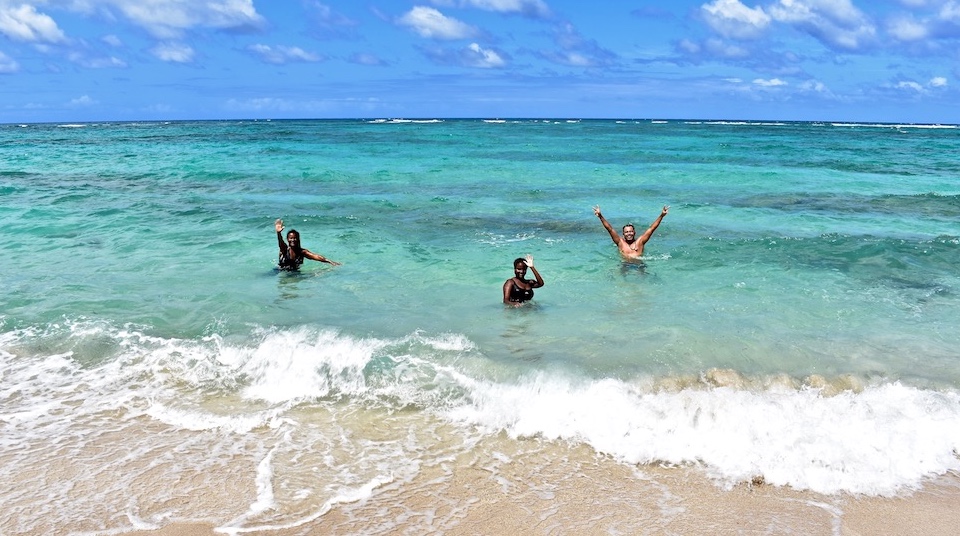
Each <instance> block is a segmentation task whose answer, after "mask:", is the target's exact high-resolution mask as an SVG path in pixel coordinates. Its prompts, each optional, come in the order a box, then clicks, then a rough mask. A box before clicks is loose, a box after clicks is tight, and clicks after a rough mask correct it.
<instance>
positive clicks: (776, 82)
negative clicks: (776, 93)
mask: <svg viewBox="0 0 960 536" xmlns="http://www.w3.org/2000/svg"><path fill="white" fill-rule="evenodd" d="M753 85H755V86H760V87H778V86H785V85H787V83H786V82H784V81H783V80H780V79H779V78H771V79H770V80H764V79H762V78H757V79H756V80H754V81H753Z"/></svg>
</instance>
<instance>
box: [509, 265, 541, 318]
mask: <svg viewBox="0 0 960 536" xmlns="http://www.w3.org/2000/svg"><path fill="white" fill-rule="evenodd" d="M527 268H530V269H531V270H533V275H535V276H536V277H537V279H536V280H533V279H524V276H526V275H527ZM513 273H514V277H511V278H510V279H507V280H506V281H505V282H504V283H503V303H504V305H512V306H513V307H520V306H521V305H523V304H524V302H527V301H530V300H531V299H533V289H535V288H540V287H542V286H543V278H542V277H540V272H538V271H537V269H536V268H534V267H533V255H527V258H526V259H523V258H518V259H516V260H514V261H513Z"/></svg>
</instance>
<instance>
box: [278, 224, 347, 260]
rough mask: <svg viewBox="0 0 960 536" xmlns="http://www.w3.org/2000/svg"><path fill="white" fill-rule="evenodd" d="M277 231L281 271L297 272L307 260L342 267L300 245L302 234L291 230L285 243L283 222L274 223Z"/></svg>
mask: <svg viewBox="0 0 960 536" xmlns="http://www.w3.org/2000/svg"><path fill="white" fill-rule="evenodd" d="M274 227H275V228H276V229H277V242H278V243H279V244H280V259H279V260H278V261H277V264H278V265H279V268H280V269H281V270H289V271H296V270H299V269H300V265H301V264H303V259H304V258H307V259H310V260H314V261H320V262H325V263H327V264H332V265H333V266H340V263H339V262H334V261H331V260H330V259H328V258H326V257H324V256H323V255H318V254H316V253H314V252H312V251H310V250H309V249H307V248H305V247H302V246H301V245H300V233H298V232H297V231H295V230H293V229H290V231H289V232H287V242H286V243H284V242H283V235H282V234H281V233H282V232H283V220H277V221H276V222H275V223H274Z"/></svg>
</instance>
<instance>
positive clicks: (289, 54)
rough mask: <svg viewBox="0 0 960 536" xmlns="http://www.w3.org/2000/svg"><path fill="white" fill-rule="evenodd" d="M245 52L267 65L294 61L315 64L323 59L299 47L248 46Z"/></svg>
mask: <svg viewBox="0 0 960 536" xmlns="http://www.w3.org/2000/svg"><path fill="white" fill-rule="evenodd" d="M247 50H248V51H249V52H250V53H252V54H253V55H254V56H256V57H258V58H260V59H261V60H262V61H265V62H267V63H273V64H277V65H282V64H284V63H290V62H295V61H305V62H316V61H321V60H322V59H323V57H322V56H320V55H318V54H314V53H313V52H307V51H306V50H303V49H302V48H300V47H287V46H275V47H272V46H270V45H260V44H257V45H250V46H248V47H247Z"/></svg>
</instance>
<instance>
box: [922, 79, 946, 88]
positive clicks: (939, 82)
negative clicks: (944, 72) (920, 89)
mask: <svg viewBox="0 0 960 536" xmlns="http://www.w3.org/2000/svg"><path fill="white" fill-rule="evenodd" d="M927 85H928V86H930V87H947V79H946V78H944V77H942V76H935V77H933V78H931V79H930V81H929V82H927Z"/></svg>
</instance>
